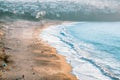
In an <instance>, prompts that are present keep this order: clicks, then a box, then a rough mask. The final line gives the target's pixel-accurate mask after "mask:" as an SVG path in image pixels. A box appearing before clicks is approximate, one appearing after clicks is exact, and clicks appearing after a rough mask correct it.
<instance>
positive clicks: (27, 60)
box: [3, 22, 77, 80]
mask: <svg viewBox="0 0 120 80" xmlns="http://www.w3.org/2000/svg"><path fill="white" fill-rule="evenodd" d="M55 24H58V22H46V23H45V24H44V25H41V26H32V27H22V26H19V27H17V26H15V27H8V28H7V29H6V35H5V45H6V46H7V47H8V48H10V50H6V52H7V53H8V54H10V55H11V56H12V57H11V58H12V59H13V62H14V63H13V64H12V65H11V67H10V68H9V69H10V71H6V72H4V76H3V77H4V78H6V80H77V79H76V77H75V76H74V75H72V74H71V73H70V72H71V66H70V65H69V64H67V63H66V60H65V57H63V56H61V55H59V54H57V52H56V49H55V48H53V47H51V46H50V45H48V44H47V43H46V42H44V41H42V39H40V37H39V34H40V32H41V30H42V29H44V28H47V27H48V26H50V25H55Z"/></svg>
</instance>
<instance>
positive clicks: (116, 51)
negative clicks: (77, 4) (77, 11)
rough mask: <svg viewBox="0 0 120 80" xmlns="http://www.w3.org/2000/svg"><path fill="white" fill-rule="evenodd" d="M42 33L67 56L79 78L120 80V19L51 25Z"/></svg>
mask: <svg viewBox="0 0 120 80" xmlns="http://www.w3.org/2000/svg"><path fill="white" fill-rule="evenodd" d="M48 36H49V37H48ZM40 37H42V38H43V39H44V40H45V41H47V42H48V43H49V44H50V45H52V46H53V47H55V48H56V49H57V51H58V53H59V54H61V55H63V56H65V57H66V60H67V62H68V63H69V64H71V65H72V67H73V69H72V73H73V74H74V75H76V76H77V78H78V79H80V80H120V22H74V23H70V24H62V25H58V26H51V27H49V28H47V29H45V30H43V32H42V34H40Z"/></svg>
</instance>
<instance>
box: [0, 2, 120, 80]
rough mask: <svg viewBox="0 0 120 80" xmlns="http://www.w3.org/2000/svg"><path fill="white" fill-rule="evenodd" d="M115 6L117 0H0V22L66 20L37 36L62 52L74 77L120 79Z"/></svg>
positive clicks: (118, 24)
mask: <svg viewBox="0 0 120 80" xmlns="http://www.w3.org/2000/svg"><path fill="white" fill-rule="evenodd" d="M119 7H120V0H0V22H5V23H7V22H8V23H9V24H13V25H12V26H14V27H16V26H23V27H26V26H27V27H30V26H40V25H41V24H44V23H45V22H46V20H47V21H49V20H52V21H54V20H55V21H56V20H58V21H59V20H60V21H63V22H64V21H70V22H71V23H67V24H66V23H65V24H62V25H58V26H51V27H49V28H47V29H45V30H44V31H43V32H42V34H40V37H42V38H43V39H44V40H45V41H47V42H48V43H49V44H50V45H52V46H53V47H55V48H56V49H57V51H58V53H59V54H61V55H64V56H66V60H67V62H68V63H69V64H71V66H72V67H73V69H72V72H71V73H73V74H74V75H76V76H77V78H78V79H80V80H120V62H119V61H120V17H119V16H120V8H119ZM11 22H12V23H11ZM7 27H11V26H10V25H8V26H7Z"/></svg>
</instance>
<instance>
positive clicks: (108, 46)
mask: <svg viewBox="0 0 120 80" xmlns="http://www.w3.org/2000/svg"><path fill="white" fill-rule="evenodd" d="M69 32H70V33H71V35H73V36H74V37H75V38H77V39H78V40H80V41H84V42H85V43H88V44H92V45H94V46H95V48H96V49H98V50H100V51H105V52H108V53H110V54H112V55H113V56H114V58H116V59H118V60H120V23H82V24H79V23H78V24H75V25H74V27H70V28H69Z"/></svg>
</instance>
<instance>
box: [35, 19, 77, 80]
mask: <svg viewBox="0 0 120 80" xmlns="http://www.w3.org/2000/svg"><path fill="white" fill-rule="evenodd" d="M66 23H70V22H59V21H58V22H56V21H54V22H47V23H44V24H43V25H42V28H41V27H40V28H39V29H38V28H37V29H36V30H37V32H35V33H37V34H35V36H36V38H38V40H39V41H40V42H39V43H40V44H42V45H43V46H45V47H46V48H48V47H49V50H50V51H51V50H52V53H51V54H54V55H56V57H58V58H59V60H58V61H59V62H60V64H61V70H60V73H63V74H65V75H66V76H67V77H69V80H77V78H76V76H75V75H74V74H72V73H71V71H72V67H71V65H70V64H69V63H67V61H66V57H65V56H63V55H61V54H58V53H57V50H56V48H54V47H52V46H51V45H49V44H48V43H47V42H45V41H44V40H43V39H42V38H40V37H39V35H40V34H41V32H42V30H44V29H46V28H48V27H50V26H56V25H60V24H66ZM49 50H48V51H49ZM34 52H36V53H39V51H34ZM43 53H44V52H43ZM37 60H39V58H37ZM60 80H61V79H60ZM62 80H64V79H62Z"/></svg>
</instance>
